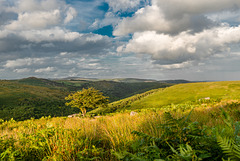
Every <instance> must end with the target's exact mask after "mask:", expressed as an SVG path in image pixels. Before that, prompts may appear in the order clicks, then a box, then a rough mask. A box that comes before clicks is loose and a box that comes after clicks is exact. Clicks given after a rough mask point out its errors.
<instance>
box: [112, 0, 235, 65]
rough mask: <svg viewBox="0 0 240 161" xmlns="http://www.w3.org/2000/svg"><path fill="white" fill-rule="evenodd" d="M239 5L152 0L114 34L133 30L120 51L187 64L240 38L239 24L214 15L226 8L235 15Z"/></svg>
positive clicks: (225, 48) (225, 1) (225, 49)
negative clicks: (129, 38) (235, 24)
mask: <svg viewBox="0 0 240 161" xmlns="http://www.w3.org/2000/svg"><path fill="white" fill-rule="evenodd" d="M239 8H240V1H235V0H230V1H229V0H220V1H215V0H214V1H207V0H203V1H191V0H183V1H178V0H171V1H163V0H152V4H151V5H147V6H146V7H144V8H141V9H139V10H138V11H137V12H135V14H134V15H133V16H132V17H126V18H123V19H122V21H121V22H119V23H118V25H117V26H116V27H115V30H114V32H113V34H114V35H115V36H120V37H121V36H125V35H128V34H132V38H131V40H129V42H128V43H127V44H125V45H123V46H120V47H119V48H118V51H119V52H127V53H128V52H131V53H138V54H148V55H151V58H152V59H153V60H155V61H154V62H155V63H156V64H160V65H168V66H167V68H170V67H172V68H176V67H182V68H183V67H185V66H189V62H198V61H200V60H202V59H206V58H210V57H211V56H213V55H215V54H220V53H227V52H230V50H231V45H232V44H237V43H239V42H240V26H239V25H237V26H231V24H229V23H227V22H224V21H221V20H224V19H221V18H218V19H214V15H217V14H220V13H222V12H228V13H229V15H234V13H235V12H239ZM215 18H216V16H215ZM235 22H236V19H235ZM239 22H240V21H239ZM179 64H180V65H179ZM193 64H194V63H193ZM195 64H196V63H195ZM162 67H164V66H162Z"/></svg>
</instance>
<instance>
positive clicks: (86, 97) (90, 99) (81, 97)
mask: <svg viewBox="0 0 240 161" xmlns="http://www.w3.org/2000/svg"><path fill="white" fill-rule="evenodd" d="M65 100H67V101H70V102H66V105H67V106H71V107H77V108H79V109H80V110H81V112H82V114H83V116H85V115H86V113H87V109H95V108H99V107H107V105H108V102H109V100H108V97H105V96H103V95H102V92H100V91H98V90H96V89H94V88H92V87H91V88H88V89H84V88H83V89H82V91H77V92H76V93H73V94H70V95H68V96H67V97H66V98H65Z"/></svg>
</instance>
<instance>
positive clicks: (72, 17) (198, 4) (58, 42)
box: [0, 0, 240, 81]
mask: <svg viewBox="0 0 240 161" xmlns="http://www.w3.org/2000/svg"><path fill="white" fill-rule="evenodd" d="M31 76H34V77H39V78H65V77H83V78H104V79H107V78H144V79H156V80H166V79H186V80H192V81H204V80H216V81H220V80H240V0H211V1H209V0H196V1H193V0H181V1H179V0H0V79H19V78H26V77H31Z"/></svg>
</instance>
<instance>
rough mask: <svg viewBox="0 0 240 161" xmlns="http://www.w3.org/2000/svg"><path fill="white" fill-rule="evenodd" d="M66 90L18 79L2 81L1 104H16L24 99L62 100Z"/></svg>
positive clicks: (0, 87)
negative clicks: (23, 82) (25, 83)
mask: <svg viewBox="0 0 240 161" xmlns="http://www.w3.org/2000/svg"><path fill="white" fill-rule="evenodd" d="M66 94H67V93H66V92H63V91H61V90H57V89H49V88H47V87H40V86H31V85H23V84H20V83H18V82H16V81H0V106H2V105H5V106H14V105H16V104H18V103H20V102H21V101H22V100H23V99H25V98H26V99H28V98H31V99H34V98H41V99H48V100H50V99H51V100H61V99H64V96H66Z"/></svg>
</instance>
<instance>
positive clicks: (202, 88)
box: [127, 81, 240, 110]
mask: <svg viewBox="0 0 240 161" xmlns="http://www.w3.org/2000/svg"><path fill="white" fill-rule="evenodd" d="M205 97H210V98H211V99H214V100H216V99H220V100H227V99H232V100H235V99H236V100H239V99H240V81H228V82H204V83H188V84H179V85H174V86H171V87H167V88H165V89H164V90H160V91H158V92H156V93H154V94H152V95H149V96H147V97H145V98H143V99H141V100H138V101H135V102H133V103H132V104H131V105H130V106H129V107H128V108H127V109H129V110H133V109H145V108H161V107H162V106H166V105H171V104H184V103H187V102H193V103H194V102H195V103H196V102H197V101H198V100H199V99H203V98H205Z"/></svg>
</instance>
